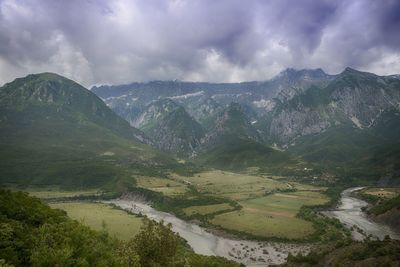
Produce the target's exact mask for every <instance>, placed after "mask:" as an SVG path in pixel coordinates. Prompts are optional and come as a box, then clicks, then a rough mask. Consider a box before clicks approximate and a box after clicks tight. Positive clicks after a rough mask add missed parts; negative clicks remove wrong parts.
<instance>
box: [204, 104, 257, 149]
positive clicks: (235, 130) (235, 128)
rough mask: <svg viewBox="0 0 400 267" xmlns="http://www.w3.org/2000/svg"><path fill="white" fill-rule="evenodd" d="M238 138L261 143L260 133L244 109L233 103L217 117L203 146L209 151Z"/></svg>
mask: <svg viewBox="0 0 400 267" xmlns="http://www.w3.org/2000/svg"><path fill="white" fill-rule="evenodd" d="M237 138H240V139H243V140H253V141H255V142H261V137H260V135H259V133H258V132H257V130H256V129H255V128H254V127H253V126H252V125H251V122H250V120H249V118H248V117H247V116H246V114H245V112H244V109H243V107H242V106H241V105H240V104H238V103H231V104H229V106H228V107H226V108H225V109H224V110H222V111H221V112H220V113H219V114H218V115H217V116H216V118H215V122H214V127H213V129H212V130H210V131H209V132H208V133H207V134H206V136H205V138H204V139H203V140H202V145H203V147H204V149H207V148H211V147H214V146H218V145H220V144H223V143H225V142H227V141H230V140H232V139H237Z"/></svg>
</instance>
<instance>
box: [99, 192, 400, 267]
mask: <svg viewBox="0 0 400 267" xmlns="http://www.w3.org/2000/svg"><path fill="white" fill-rule="evenodd" d="M360 189H361V187H357V188H349V189H346V190H344V191H343V192H342V195H341V200H340V205H339V207H338V208H337V209H336V210H331V211H325V212H323V213H324V214H325V215H327V216H330V217H335V218H337V219H339V220H340V221H341V222H342V223H343V224H345V225H346V226H347V227H349V228H351V227H352V226H354V225H355V226H357V227H358V228H360V229H362V230H363V231H364V232H365V233H366V234H367V235H369V234H371V235H373V236H375V237H377V238H380V239H382V238H384V237H385V235H389V236H390V237H391V238H393V239H400V236H399V235H398V234H397V233H395V232H394V231H392V230H391V229H390V228H389V227H387V226H385V225H381V224H378V223H376V222H373V221H371V220H370V219H369V218H368V217H367V216H366V215H365V214H364V212H362V210H361V208H362V207H365V206H366V205H368V204H367V203H366V202H365V201H362V200H360V199H357V198H354V197H352V196H351V193H352V192H354V191H356V190H360ZM105 203H109V204H114V205H116V206H118V207H120V208H121V209H124V210H127V211H129V212H132V213H135V214H142V215H146V216H147V217H149V218H150V219H153V220H155V221H158V222H159V221H161V220H163V221H164V222H165V223H171V225H172V230H173V231H174V232H176V233H179V235H180V236H181V237H182V238H184V239H185V240H186V241H187V242H188V244H189V245H190V246H191V247H192V248H193V250H194V251H195V252H196V253H199V254H203V255H208V256H211V255H212V256H221V257H225V258H228V259H231V260H234V261H237V262H240V263H243V264H245V265H246V266H268V265H275V264H282V263H284V262H285V261H286V258H287V255H288V254H289V253H292V254H297V253H302V254H305V253H308V252H309V250H310V245H306V244H290V243H279V242H257V241H249V240H238V239H230V238H226V237H222V236H219V235H217V234H214V233H211V232H209V231H207V230H206V229H204V228H202V227H200V226H198V225H196V224H194V223H190V222H186V221H183V220H181V219H179V218H177V217H175V216H174V215H172V214H170V213H166V212H161V211H158V210H155V209H154V208H152V207H151V206H150V205H149V204H148V203H145V202H143V201H142V200H138V199H135V198H122V199H115V200H111V201H105ZM353 228H354V227H353ZM353 238H354V239H356V240H361V239H363V238H364V235H362V234H360V233H359V232H358V231H353Z"/></svg>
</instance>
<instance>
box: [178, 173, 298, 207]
mask: <svg viewBox="0 0 400 267" xmlns="http://www.w3.org/2000/svg"><path fill="white" fill-rule="evenodd" d="M172 177H173V178H174V179H176V180H178V181H182V182H185V183H188V184H191V185H193V186H195V187H196V189H197V190H198V191H199V192H201V193H205V194H209V195H217V196H219V197H226V198H229V199H232V200H242V199H247V198H251V197H253V198H254V197H258V196H262V195H264V194H265V193H266V192H272V191H274V190H278V189H279V190H285V189H290V186H289V185H288V184H287V183H285V182H281V181H278V180H275V179H272V178H267V177H264V176H255V175H247V174H237V173H233V172H226V171H219V170H213V171H207V172H202V173H198V174H195V175H194V176H191V177H184V176H179V175H176V174H174V175H172Z"/></svg>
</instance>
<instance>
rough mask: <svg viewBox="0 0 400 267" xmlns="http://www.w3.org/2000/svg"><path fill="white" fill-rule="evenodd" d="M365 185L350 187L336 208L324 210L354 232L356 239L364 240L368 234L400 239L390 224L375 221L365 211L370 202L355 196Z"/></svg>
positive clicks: (380, 238) (343, 193)
mask: <svg viewBox="0 0 400 267" xmlns="http://www.w3.org/2000/svg"><path fill="white" fill-rule="evenodd" d="M363 188H364V187H354V188H348V189H346V190H344V191H343V192H342V193H341V198H340V204H339V205H338V207H337V208H336V209H334V210H330V211H325V212H323V213H324V214H325V215H327V216H329V217H333V218H337V219H338V220H339V221H340V222H341V223H343V224H344V225H345V226H346V227H347V228H348V229H350V230H351V232H352V237H353V239H355V240H364V239H365V238H366V237H367V236H372V237H373V238H376V239H379V240H383V239H384V238H385V236H389V237H390V238H392V239H400V234H399V233H397V232H396V231H394V230H393V229H391V228H390V227H389V226H387V225H384V224H381V223H378V222H375V221H373V220H372V219H371V218H369V217H368V216H367V214H366V213H365V212H364V211H363V208H364V207H367V206H368V203H367V202H366V201H364V200H361V199H358V198H356V197H354V196H353V193H354V192H356V191H359V190H361V189H363Z"/></svg>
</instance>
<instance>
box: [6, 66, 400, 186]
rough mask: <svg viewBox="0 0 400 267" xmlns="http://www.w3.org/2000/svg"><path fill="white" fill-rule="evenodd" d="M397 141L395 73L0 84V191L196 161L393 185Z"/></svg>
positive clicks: (399, 90) (185, 167)
mask: <svg viewBox="0 0 400 267" xmlns="http://www.w3.org/2000/svg"><path fill="white" fill-rule="evenodd" d="M94 93H95V94H97V96H96V95H95V94H94ZM99 97H100V98H99ZM102 100H103V101H104V102H105V103H104V102H103V101H102ZM117 114H118V115H119V116H118V115H117ZM399 137H400V80H399V79H398V76H396V75H391V76H378V75H375V74H372V73H366V72H360V71H357V70H354V69H350V68H347V69H345V70H344V71H343V72H342V73H340V74H338V75H328V74H326V73H325V72H324V71H322V70H321V69H316V70H294V69H287V70H285V71H283V72H282V73H280V74H279V75H277V76H276V77H275V78H273V79H271V80H268V81H263V82H243V83H232V84H230V83H219V84H218V83H203V82H181V81H164V82H163V81H154V82H148V83H132V84H129V85H119V86H100V87H93V88H92V89H91V91H89V90H87V89H86V88H84V87H82V86H81V85H79V84H77V83H76V82H73V81H71V80H69V79H66V78H64V77H61V76H59V75H57V74H52V73H43V74H35V75H28V76H26V77H24V78H18V79H16V80H14V81H13V82H10V83H8V84H5V85H4V86H3V87H0V183H1V184H34V185H54V184H55V185H60V186H63V187H75V188H76V187H99V186H101V187H107V186H110V187H113V188H116V187H119V188H126V187H129V186H134V183H135V182H134V177H135V176H136V175H158V176H163V175H165V174H166V173H169V172H177V171H181V172H182V171H183V172H186V171H189V169H190V172H191V171H192V168H197V167H195V166H196V165H197V166H200V167H201V166H203V167H213V168H218V169H228V170H237V171H243V170H248V169H249V168H252V170H253V171H254V170H258V171H260V172H263V173H283V174H290V175H296V176H297V177H301V176H303V175H306V176H307V175H308V176H310V175H311V176H312V175H314V174H315V173H317V175H318V173H319V174H321V173H334V174H335V175H336V176H337V177H361V178H371V179H373V181H376V179H379V181H380V182H381V183H383V184H387V183H399V182H400V179H399V177H400V141H399ZM181 159H184V160H183V161H182V160H181ZM182 162H186V163H182ZM191 164H194V165H191ZM310 169H313V170H314V172H313V173H314V174H311V173H310V172H309V170H310Z"/></svg>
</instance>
